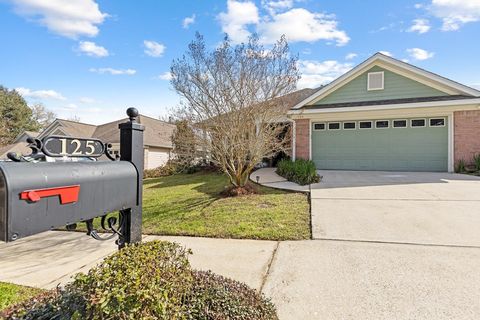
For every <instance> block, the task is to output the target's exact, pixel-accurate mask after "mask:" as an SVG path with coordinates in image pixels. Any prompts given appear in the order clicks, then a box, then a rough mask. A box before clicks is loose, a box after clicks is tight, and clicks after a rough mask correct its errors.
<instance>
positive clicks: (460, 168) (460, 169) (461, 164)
mask: <svg viewBox="0 0 480 320" xmlns="http://www.w3.org/2000/svg"><path fill="white" fill-rule="evenodd" d="M465 167H466V163H465V160H463V159H460V160H458V161H457V163H456V164H455V172H456V173H464V172H466V168H465Z"/></svg>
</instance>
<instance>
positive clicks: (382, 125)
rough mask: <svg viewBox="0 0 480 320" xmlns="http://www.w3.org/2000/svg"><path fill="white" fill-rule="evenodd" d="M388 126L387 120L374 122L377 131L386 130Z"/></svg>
mask: <svg viewBox="0 0 480 320" xmlns="http://www.w3.org/2000/svg"><path fill="white" fill-rule="evenodd" d="M389 126H390V123H389V121H388V120H377V121H375V128H377V129H387V128H388V127H389Z"/></svg>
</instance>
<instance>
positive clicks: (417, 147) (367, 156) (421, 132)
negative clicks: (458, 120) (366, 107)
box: [312, 119, 448, 171]
mask: <svg viewBox="0 0 480 320" xmlns="http://www.w3.org/2000/svg"><path fill="white" fill-rule="evenodd" d="M382 120H384V119H382ZM392 120H393V119H390V123H392ZM408 122H409V123H410V121H408ZM312 159H313V161H314V162H315V163H316V165H317V167H318V168H319V169H344V170H404V171H447V169H448V168H447V166H448V128H447V126H445V127H422V128H410V127H408V128H392V127H390V128H388V129H356V130H342V129H340V130H323V131H315V130H312Z"/></svg>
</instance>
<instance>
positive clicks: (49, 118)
mask: <svg viewBox="0 0 480 320" xmlns="http://www.w3.org/2000/svg"><path fill="white" fill-rule="evenodd" d="M30 109H32V119H33V120H34V121H35V122H37V123H38V126H39V129H45V128H46V127H47V126H48V125H49V124H50V123H52V122H53V121H54V120H55V118H56V117H57V115H56V114H55V113H54V112H52V111H50V110H48V109H47V108H45V106H44V105H43V104H41V103H37V104H34V105H31V106H30Z"/></svg>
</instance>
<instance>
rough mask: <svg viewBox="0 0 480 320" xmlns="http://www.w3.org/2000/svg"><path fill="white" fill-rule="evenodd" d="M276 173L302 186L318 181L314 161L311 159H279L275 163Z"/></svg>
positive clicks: (318, 177)
mask: <svg viewBox="0 0 480 320" xmlns="http://www.w3.org/2000/svg"><path fill="white" fill-rule="evenodd" d="M277 174H278V175H280V176H282V177H284V178H285V179H287V180H288V181H292V182H295V183H298V184H299V185H302V186H303V185H306V184H310V183H316V182H319V181H320V176H319V175H318V174H317V169H316V167H315V163H314V162H313V161H311V160H303V159H298V160H295V161H292V160H286V159H284V160H280V161H279V162H278V165H277Z"/></svg>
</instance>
